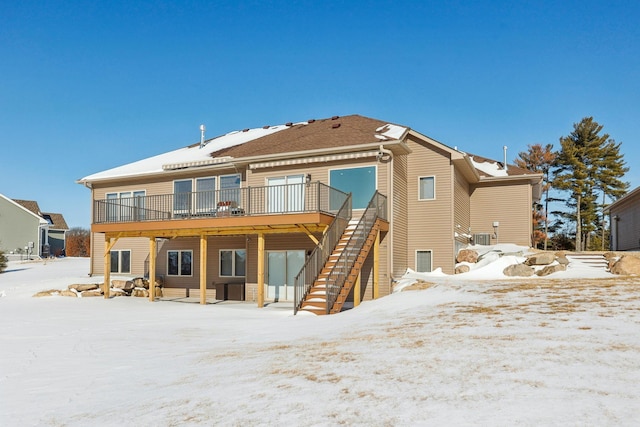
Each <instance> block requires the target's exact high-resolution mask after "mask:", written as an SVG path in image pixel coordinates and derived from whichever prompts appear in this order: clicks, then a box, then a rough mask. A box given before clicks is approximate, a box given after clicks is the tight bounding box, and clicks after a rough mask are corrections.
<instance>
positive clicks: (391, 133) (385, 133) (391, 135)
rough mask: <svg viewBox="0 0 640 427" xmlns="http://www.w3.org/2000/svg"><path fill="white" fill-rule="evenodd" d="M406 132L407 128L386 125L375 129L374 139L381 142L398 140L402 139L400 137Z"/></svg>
mask: <svg viewBox="0 0 640 427" xmlns="http://www.w3.org/2000/svg"><path fill="white" fill-rule="evenodd" d="M406 131H407V128H406V127H404V126H398V125H392V124H390V123H388V124H386V125H384V126H380V127H379V128H378V129H376V132H377V133H376V135H375V137H376V138H378V139H383V140H385V139H386V140H390V139H400V138H402V135H404V133H405V132H406Z"/></svg>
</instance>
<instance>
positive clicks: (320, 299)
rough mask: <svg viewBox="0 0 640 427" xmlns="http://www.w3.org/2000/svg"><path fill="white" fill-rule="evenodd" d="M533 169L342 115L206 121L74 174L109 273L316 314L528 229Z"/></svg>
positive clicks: (175, 291) (96, 265)
mask: <svg viewBox="0 0 640 427" xmlns="http://www.w3.org/2000/svg"><path fill="white" fill-rule="evenodd" d="M541 179H542V176H541V175H540V174H534V173H530V172H529V171H526V170H523V169H520V168H517V167H516V166H512V165H505V164H502V163H500V162H496V161H494V160H490V159H486V158H482V157H479V156H474V155H472V154H469V153H465V152H463V151H459V150H457V149H455V148H451V147H448V146H446V145H444V144H442V143H440V142H438V141H436V140H434V139H432V138H429V137H428V136H426V135H423V134H421V133H419V132H417V131H415V130H413V129H411V128H409V127H406V126H402V125H397V124H393V123H387V122H385V121H380V120H377V119H372V118H368V117H363V116H359V115H351V116H344V117H338V116H334V117H331V118H326V119H320V120H307V121H304V122H298V123H293V122H291V123H286V124H284V125H278V126H264V127H261V128H254V129H244V130H241V131H236V132H231V133H228V134H226V135H221V136H219V137H215V138H211V139H205V138H204V135H203V137H202V138H201V140H200V142H199V143H195V144H192V145H190V146H188V147H184V148H180V149H178V150H175V151H172V152H169V153H164V154H160V155H158V156H154V157H151V158H148V159H143V160H140V161H138V162H134V163H131V164H127V165H123V166H119V167H116V168H113V169H110V170H106V171H103V172H98V173H96V174H93V175H90V176H87V177H84V178H82V179H80V180H79V181H78V183H80V184H82V185H85V186H86V187H87V188H89V189H90V191H91V200H92V225H91V230H92V250H91V254H92V255H91V256H92V261H91V274H92V275H104V276H105V283H107V284H108V283H109V280H110V277H111V276H112V275H114V276H117V275H127V276H145V277H148V278H149V281H150V283H151V286H152V288H153V286H155V283H156V282H159V281H160V280H161V281H162V283H163V291H164V294H165V296H166V295H171V296H176V297H186V296H199V298H200V302H201V303H203V304H205V303H206V302H207V300H208V299H212V298H215V299H218V300H223V299H242V300H247V301H254V302H255V303H256V304H257V305H258V306H259V307H262V306H264V305H265V304H266V303H269V302H272V301H279V302H283V301H285V302H287V301H288V302H291V305H292V307H293V309H294V311H297V310H308V311H312V312H316V313H319V314H324V313H335V312H339V311H340V310H342V309H343V308H344V307H345V304H349V305H351V304H353V305H358V304H359V303H360V302H361V301H362V300H366V299H373V298H377V297H379V296H384V295H387V294H389V293H391V292H392V287H393V284H394V281H395V280H397V279H398V278H399V277H401V276H402V275H403V274H404V273H405V272H406V270H407V268H411V269H413V270H415V271H431V270H433V269H435V268H441V269H442V270H443V271H444V272H446V273H453V270H454V267H455V256H456V253H457V251H458V250H459V249H460V248H461V247H464V246H466V245H468V244H470V243H474V242H475V243H485V244H495V243H499V242H504V243H507V242H508V243H515V244H518V245H527V246H528V245H530V243H531V226H532V224H531V210H532V206H533V203H534V202H536V201H537V200H538V199H539V193H540V182H541ZM480 241H481V242H480ZM154 295H155V292H154V291H153V289H152V291H151V292H150V299H151V300H153V299H154V298H155V296H154ZM108 296H109V289H108V286H105V297H108Z"/></svg>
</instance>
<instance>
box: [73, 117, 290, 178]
mask: <svg viewBox="0 0 640 427" xmlns="http://www.w3.org/2000/svg"><path fill="white" fill-rule="evenodd" d="M283 129H287V126H285V125H279V126H269V127H263V128H255V129H248V130H244V131H234V132H230V133H227V134H226V135H222V136H219V137H216V138H213V139H210V140H208V141H206V144H205V145H204V147H202V148H200V144H194V145H190V146H188V147H184V148H180V149H177V150H173V151H169V152H167V153H163V154H159V155H157V156H153V157H148V158H146V159H142V160H138V161H136V162H133V163H128V164H126V165H122V166H118V167H115V168H112V169H108V170H105V171H102V172H98V173H94V174H92V175H88V176H86V177H84V178H82V179H80V180H79V182H92V181H100V180H104V179H111V178H118V177H125V176H127V177H128V176H142V175H149V174H154V173H159V172H162V171H163V170H167V169H178V168H181V167H189V166H204V165H208V164H215V163H219V162H220V161H221V160H228V159H217V160H216V159H214V158H212V157H211V153H213V152H216V151H219V150H221V149H224V148H229V147H233V146H235V145H239V144H244V143H245V142H248V141H251V140H254V139H256V138H260V137H262V136H265V135H270V134H272V133H275V132H278V131H281V130H283Z"/></svg>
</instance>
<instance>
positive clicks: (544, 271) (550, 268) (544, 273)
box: [536, 258, 567, 276]
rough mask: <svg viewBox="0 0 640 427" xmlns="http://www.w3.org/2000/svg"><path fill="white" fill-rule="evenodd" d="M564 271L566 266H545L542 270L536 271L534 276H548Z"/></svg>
mask: <svg viewBox="0 0 640 427" xmlns="http://www.w3.org/2000/svg"><path fill="white" fill-rule="evenodd" d="M565 259H566V258H565ZM566 269H567V264H554V265H547V266H546V267H544V268H543V269H542V270H538V271H536V274H537V275H538V276H548V275H550V274H553V273H557V272H558V271H565V270H566Z"/></svg>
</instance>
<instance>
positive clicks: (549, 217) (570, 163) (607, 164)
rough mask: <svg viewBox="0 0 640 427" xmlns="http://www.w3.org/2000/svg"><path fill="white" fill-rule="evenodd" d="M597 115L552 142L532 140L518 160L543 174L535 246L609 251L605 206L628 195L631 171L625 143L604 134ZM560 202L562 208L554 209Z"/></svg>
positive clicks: (537, 211) (519, 163)
mask: <svg viewBox="0 0 640 427" xmlns="http://www.w3.org/2000/svg"><path fill="white" fill-rule="evenodd" d="M602 129H603V126H602V125H600V124H598V123H597V122H596V121H595V120H593V117H585V118H584V119H582V120H581V121H580V122H579V123H574V125H573V131H572V132H571V133H570V134H569V135H567V136H563V137H561V138H560V141H559V143H560V147H559V148H558V149H557V150H554V147H553V144H546V145H544V146H543V145H542V144H533V145H528V151H526V152H520V153H518V158H516V160H515V163H516V165H517V166H519V167H521V168H525V169H528V170H531V171H533V172H537V173H541V174H542V175H543V186H542V190H543V199H542V204H539V205H536V206H534V209H533V235H532V239H533V245H534V246H535V247H539V248H541V249H548V248H552V249H569V250H578V251H583V250H605V249H607V248H608V246H609V245H608V240H609V233H608V229H607V227H606V215H605V208H606V207H607V206H608V204H609V203H610V202H613V201H615V200H617V199H618V198H620V197H621V196H623V195H624V194H625V193H626V192H627V190H628V188H629V183H627V182H625V181H623V177H624V174H625V173H626V172H627V171H628V170H629V168H627V167H626V166H625V161H624V158H623V155H622V153H621V152H620V146H621V143H616V142H615V140H613V139H612V138H610V137H609V134H607V133H601V132H602ZM550 205H551V206H552V207H557V206H558V205H560V206H561V207H560V208H559V209H553V210H550Z"/></svg>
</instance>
